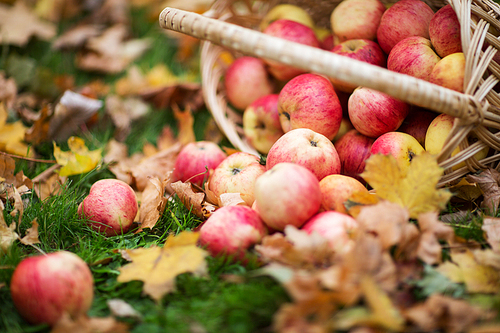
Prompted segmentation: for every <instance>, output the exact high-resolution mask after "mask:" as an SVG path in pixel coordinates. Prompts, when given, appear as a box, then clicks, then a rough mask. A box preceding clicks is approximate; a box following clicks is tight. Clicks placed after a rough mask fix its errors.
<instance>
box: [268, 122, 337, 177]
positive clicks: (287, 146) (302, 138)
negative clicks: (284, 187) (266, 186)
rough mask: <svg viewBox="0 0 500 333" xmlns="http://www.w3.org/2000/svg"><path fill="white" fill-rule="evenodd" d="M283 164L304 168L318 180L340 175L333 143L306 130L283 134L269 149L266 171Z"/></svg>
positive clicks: (295, 130) (301, 129)
mask: <svg viewBox="0 0 500 333" xmlns="http://www.w3.org/2000/svg"><path fill="white" fill-rule="evenodd" d="M283 162H290V163H296V164H300V165H301V166H303V167H306V168H307V169H309V170H310V171H311V172H312V173H313V174H314V175H315V176H316V177H317V178H318V180H321V179H323V178H324V177H326V176H328V175H331V174H337V173H340V159H339V155H338V154H337V150H336V149H335V146H334V145H333V143H332V142H331V141H330V140H328V138H326V137H325V136H324V135H321V134H319V133H316V132H314V131H313V130H310V129H308V128H297V129H294V130H291V131H290V132H287V133H285V134H283V136H282V137H281V138H279V139H278V141H276V143H275V144H274V145H273V146H272V147H271V149H270V150H269V153H268V154H267V159H266V169H267V170H269V169H271V168H272V167H274V166H275V165H277V164H279V163H283Z"/></svg>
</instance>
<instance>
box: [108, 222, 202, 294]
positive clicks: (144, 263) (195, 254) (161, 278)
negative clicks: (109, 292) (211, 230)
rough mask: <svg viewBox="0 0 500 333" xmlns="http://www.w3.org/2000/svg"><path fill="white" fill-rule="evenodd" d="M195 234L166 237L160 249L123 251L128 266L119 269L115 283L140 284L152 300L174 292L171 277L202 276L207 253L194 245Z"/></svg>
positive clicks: (187, 232)
mask: <svg viewBox="0 0 500 333" xmlns="http://www.w3.org/2000/svg"><path fill="white" fill-rule="evenodd" d="M198 238H199V234H198V233H196V232H190V231H183V232H181V233H180V234H179V235H177V236H174V235H170V236H169V237H168V238H167V240H166V242H165V245H164V246H163V247H150V248H138V249H134V250H126V251H127V253H128V254H129V255H130V257H131V258H132V263H131V264H127V265H125V266H122V267H121V268H120V269H119V270H120V275H119V276H118V279H117V280H118V282H129V281H133V280H141V281H144V287H143V290H144V292H145V293H146V294H148V295H149V296H151V297H152V298H153V299H154V300H156V301H160V300H161V298H162V297H163V295H165V294H166V293H169V292H172V291H174V290H175V278H176V277H177V275H179V274H182V273H188V272H190V273H193V274H195V275H198V276H204V275H205V274H206V273H207V263H206V261H205V257H206V256H207V252H206V251H205V250H203V249H201V248H199V247H198V246H197V242H198Z"/></svg>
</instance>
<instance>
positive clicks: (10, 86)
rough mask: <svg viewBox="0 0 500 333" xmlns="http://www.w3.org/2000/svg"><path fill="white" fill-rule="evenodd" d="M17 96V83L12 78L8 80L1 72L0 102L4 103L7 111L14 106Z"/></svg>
mask: <svg viewBox="0 0 500 333" xmlns="http://www.w3.org/2000/svg"><path fill="white" fill-rule="evenodd" d="M16 96H17V85H16V81H15V80H14V79H13V78H12V77H10V78H8V79H7V78H6V77H5V73H4V72H3V71H0V102H3V103H4V105H5V106H6V108H7V109H10V108H12V107H13V106H14V101H15V99H16Z"/></svg>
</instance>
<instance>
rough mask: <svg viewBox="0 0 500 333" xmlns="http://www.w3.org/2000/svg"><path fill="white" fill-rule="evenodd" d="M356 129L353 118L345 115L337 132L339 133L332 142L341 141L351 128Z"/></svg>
mask: <svg viewBox="0 0 500 333" xmlns="http://www.w3.org/2000/svg"><path fill="white" fill-rule="evenodd" d="M352 129H354V126H352V123H351V120H350V119H349V117H343V118H342V121H341V122H340V128H339V131H338V132H337V135H335V137H334V138H333V140H332V142H333V144H335V142H337V141H339V140H340V138H341V137H343V136H344V135H345V134H346V133H347V132H349V131H350V130H352Z"/></svg>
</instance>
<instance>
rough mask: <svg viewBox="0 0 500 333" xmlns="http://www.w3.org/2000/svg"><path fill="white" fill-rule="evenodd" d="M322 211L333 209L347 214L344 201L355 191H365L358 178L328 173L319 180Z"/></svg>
mask: <svg viewBox="0 0 500 333" xmlns="http://www.w3.org/2000/svg"><path fill="white" fill-rule="evenodd" d="M319 187H320V189H321V195H322V200H321V208H320V210H322V211H328V210H334V211H337V212H339V213H343V214H347V210H346V208H345V206H344V203H345V202H346V201H347V200H348V199H349V198H350V197H351V195H352V194H353V193H355V192H366V193H368V190H367V188H366V187H365V185H363V184H362V183H361V182H360V181H359V180H357V179H355V178H353V177H350V176H345V175H329V176H326V177H325V178H323V179H321V180H320V182H319Z"/></svg>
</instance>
